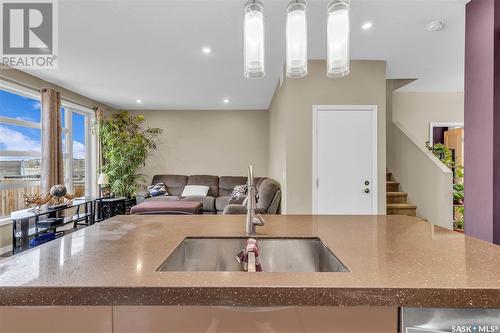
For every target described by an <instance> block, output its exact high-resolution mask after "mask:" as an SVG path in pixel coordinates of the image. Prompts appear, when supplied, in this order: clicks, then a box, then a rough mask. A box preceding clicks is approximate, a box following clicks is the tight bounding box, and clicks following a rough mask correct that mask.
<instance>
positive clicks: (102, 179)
mask: <svg viewBox="0 0 500 333" xmlns="http://www.w3.org/2000/svg"><path fill="white" fill-rule="evenodd" d="M108 184H109V178H108V175H107V174H105V173H101V174H100V175H99V179H98V180H97V185H108Z"/></svg>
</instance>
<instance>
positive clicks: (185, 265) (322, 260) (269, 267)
mask: <svg viewBox="0 0 500 333" xmlns="http://www.w3.org/2000/svg"><path fill="white" fill-rule="evenodd" d="M246 239H247V238H245V237H241V238H214V237H200V238H194V237H188V238H185V239H184V240H183V241H182V242H181V243H180V244H179V245H178V246H177V248H175V250H174V251H173V252H172V253H171V254H170V255H169V256H168V258H167V259H166V260H165V261H164V262H163V263H162V264H161V265H160V267H158V269H157V270H158V271H169V272H194V271H198V272H239V271H243V268H242V266H241V265H240V264H239V263H238V262H237V261H236V255H237V254H238V253H239V252H240V251H241V250H242V248H243V246H244V244H245V241H246ZM258 244H259V249H260V254H259V257H260V261H261V265H262V271H263V272H348V271H349V270H348V269H347V267H345V266H344V265H343V264H342V262H341V261H340V260H339V259H338V258H337V257H336V256H335V255H334V254H333V253H332V252H331V251H330V249H328V248H327V247H326V246H325V245H324V244H323V242H322V241H321V240H320V239H319V238H258Z"/></svg>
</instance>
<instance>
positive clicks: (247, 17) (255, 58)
mask: <svg viewBox="0 0 500 333" xmlns="http://www.w3.org/2000/svg"><path fill="white" fill-rule="evenodd" d="M243 20H244V23H243V25H244V26H243V39H244V41H243V42H244V51H243V52H244V65H245V69H244V76H245V77H246V78H250V79H258V78H262V77H264V76H265V75H266V72H265V64H264V7H263V5H262V2H261V1H258V0H251V1H248V2H247V3H246V4H245V9H244V18H243Z"/></svg>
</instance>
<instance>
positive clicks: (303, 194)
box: [269, 60, 386, 214]
mask: <svg viewBox="0 0 500 333" xmlns="http://www.w3.org/2000/svg"><path fill="white" fill-rule="evenodd" d="M385 73H386V64H385V62H383V61H353V62H352V65H351V74H350V75H349V76H347V77H345V78H341V79H329V78H327V76H326V69H325V61H323V60H313V61H309V74H308V75H307V76H306V77H305V78H302V79H298V80H297V79H288V78H287V79H285V80H284V83H283V85H282V86H281V87H280V88H278V89H279V91H278V92H277V93H276V94H275V96H274V99H273V103H272V105H271V108H270V119H271V121H270V123H271V125H270V132H271V133H273V132H275V131H276V132H277V133H279V137H273V136H271V140H270V153H271V154H270V160H269V166H270V167H269V170H270V173H271V174H272V175H273V176H274V177H277V176H279V175H281V174H283V173H285V174H286V181H285V182H284V187H285V188H286V203H285V205H286V213H289V214H307V213H311V212H312V107H313V105H377V106H378V112H379V113H378V133H379V138H378V169H379V170H378V179H379V188H378V191H377V194H378V200H379V213H381V214H383V213H385V204H386V198H385V183H384V180H385V163H386V161H385V160H386V155H385V154H386V142H385V126H386V118H385V109H386V77H385ZM280 119H281V120H283V119H285V124H286V125H285V126H286V129H285V130H284V129H283V128H282V126H283V125H282V124H280V123H279V120H280ZM283 146H285V147H284V148H283ZM283 149H284V150H285V157H283V155H277V156H275V155H274V154H273V152H274V151H280V150H281V151H282V150H283ZM283 159H284V160H285V163H283ZM282 182H283V181H282Z"/></svg>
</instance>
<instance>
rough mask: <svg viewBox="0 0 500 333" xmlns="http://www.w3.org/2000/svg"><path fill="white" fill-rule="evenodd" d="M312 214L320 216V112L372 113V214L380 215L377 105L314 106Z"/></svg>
mask: <svg viewBox="0 0 500 333" xmlns="http://www.w3.org/2000/svg"><path fill="white" fill-rule="evenodd" d="M312 111H313V112H312V117H313V121H312V124H313V125H312V126H313V128H312V136H313V138H312V159H313V160H312V181H311V185H312V212H313V214H318V187H317V184H318V183H317V182H318V113H319V112H320V111H331V112H336V111H366V112H372V134H373V137H372V149H373V159H372V173H373V175H372V177H373V178H372V199H373V200H372V214H373V215H377V214H378V192H379V191H378V106H377V105H313V108H312Z"/></svg>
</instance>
